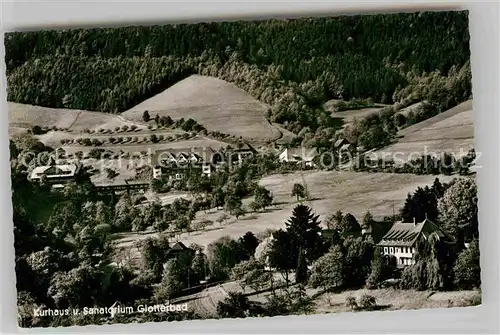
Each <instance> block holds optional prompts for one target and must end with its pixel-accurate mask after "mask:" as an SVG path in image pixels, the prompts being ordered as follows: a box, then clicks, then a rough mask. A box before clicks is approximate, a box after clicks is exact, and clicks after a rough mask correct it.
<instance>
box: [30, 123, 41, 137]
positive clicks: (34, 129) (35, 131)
mask: <svg viewBox="0 0 500 335" xmlns="http://www.w3.org/2000/svg"><path fill="white" fill-rule="evenodd" d="M31 133H32V134H33V135H41V134H43V132H42V127H40V126H38V125H34V126H33V127H31Z"/></svg>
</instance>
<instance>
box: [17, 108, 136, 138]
mask: <svg viewBox="0 0 500 335" xmlns="http://www.w3.org/2000/svg"><path fill="white" fill-rule="evenodd" d="M8 108H9V126H10V127H16V128H26V129H29V128H31V127H32V126H35V125H38V126H40V127H48V128H52V127H54V126H55V127H57V128H62V129H67V130H69V131H70V132H81V131H82V130H84V129H98V128H115V127H122V126H124V125H127V126H130V125H132V124H134V123H132V122H130V121H126V120H124V119H123V118H122V117H120V116H117V115H112V114H107V113H99V112H90V111H85V110H78V109H66V108H49V107H41V106H34V105H27V104H20V103H15V102H8Z"/></svg>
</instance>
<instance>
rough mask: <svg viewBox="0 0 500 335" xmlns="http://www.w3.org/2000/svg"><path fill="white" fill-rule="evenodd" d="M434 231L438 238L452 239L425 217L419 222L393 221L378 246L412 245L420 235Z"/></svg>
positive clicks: (427, 234) (427, 235)
mask: <svg viewBox="0 0 500 335" xmlns="http://www.w3.org/2000/svg"><path fill="white" fill-rule="evenodd" d="M432 233H436V234H437V235H438V237H439V238H440V239H445V240H447V241H449V242H451V241H452V239H451V237H449V236H448V235H446V234H445V233H444V232H443V231H442V230H441V228H439V226H438V225H437V224H435V223H434V222H432V221H430V220H428V219H425V220H424V221H422V222H420V223H416V224H415V223H407V222H395V223H394V224H393V225H392V227H391V229H390V230H389V231H388V232H387V234H385V235H384V237H382V239H381V240H380V242H379V243H378V244H377V245H378V246H403V247H412V246H415V243H416V242H417V240H418V239H419V238H420V237H425V238H428V237H429V235H430V234H432Z"/></svg>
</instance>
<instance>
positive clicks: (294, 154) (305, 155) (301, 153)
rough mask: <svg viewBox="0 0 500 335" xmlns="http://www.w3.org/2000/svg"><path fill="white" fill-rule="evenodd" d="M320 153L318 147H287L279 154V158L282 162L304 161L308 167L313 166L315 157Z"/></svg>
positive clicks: (299, 162)
mask: <svg viewBox="0 0 500 335" xmlns="http://www.w3.org/2000/svg"><path fill="white" fill-rule="evenodd" d="M318 155H319V154H318V150H317V149H316V148H304V147H300V148H286V149H285V150H283V151H282V152H281V153H280V154H279V156H278V158H279V160H280V162H292V163H297V164H301V163H303V164H305V166H307V167H313V166H314V159H315V158H316V157H317V156H318Z"/></svg>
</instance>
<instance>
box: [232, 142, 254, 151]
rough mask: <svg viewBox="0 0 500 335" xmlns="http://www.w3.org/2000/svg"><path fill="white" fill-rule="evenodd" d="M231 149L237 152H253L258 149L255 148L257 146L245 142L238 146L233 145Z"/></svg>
mask: <svg viewBox="0 0 500 335" xmlns="http://www.w3.org/2000/svg"><path fill="white" fill-rule="evenodd" d="M231 150H232V151H235V152H239V151H251V152H254V153H255V152H257V150H255V148H254V147H253V146H251V145H250V144H248V143H246V142H244V143H242V144H241V146H240V147H238V145H236V144H235V145H232V146H231Z"/></svg>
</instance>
